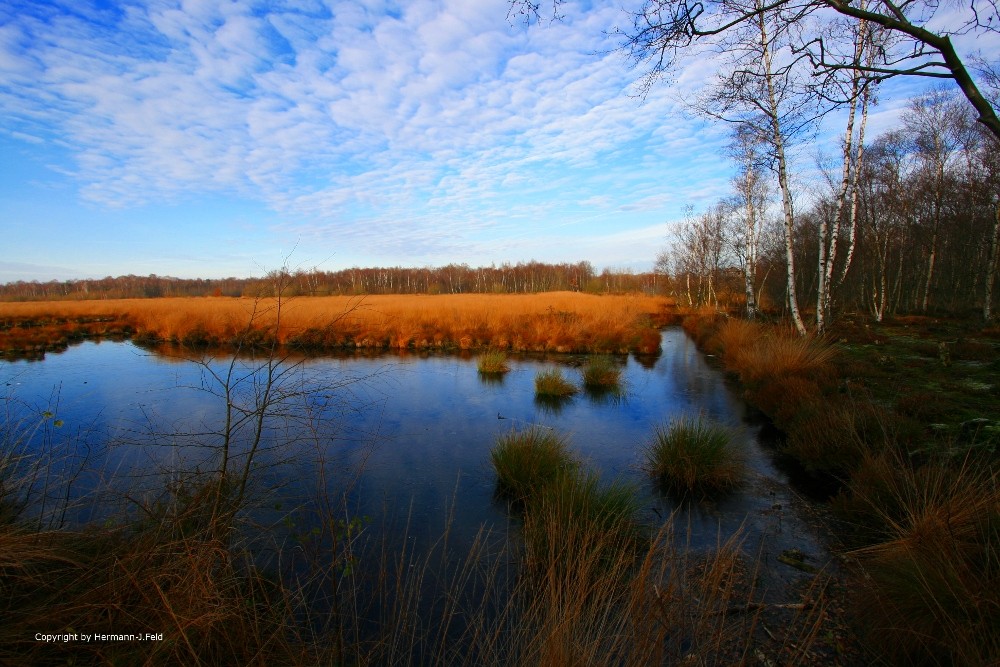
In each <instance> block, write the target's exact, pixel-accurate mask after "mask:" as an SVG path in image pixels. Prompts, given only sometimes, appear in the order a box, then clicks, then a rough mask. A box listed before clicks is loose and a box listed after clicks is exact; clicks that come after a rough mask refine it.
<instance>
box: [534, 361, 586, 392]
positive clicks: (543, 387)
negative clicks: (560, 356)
mask: <svg viewBox="0 0 1000 667" xmlns="http://www.w3.org/2000/svg"><path fill="white" fill-rule="evenodd" d="M577 391H578V389H577V388H576V385H574V384H573V383H572V382H570V381H569V380H567V379H566V378H564V377H563V374H562V371H560V370H559V369H558V368H553V369H551V370H547V371H542V372H540V373H539V374H538V375H536V376H535V394H536V395H537V396H543V397H547V398H567V397H569V396H572V395H573V394H575V393H576V392H577Z"/></svg>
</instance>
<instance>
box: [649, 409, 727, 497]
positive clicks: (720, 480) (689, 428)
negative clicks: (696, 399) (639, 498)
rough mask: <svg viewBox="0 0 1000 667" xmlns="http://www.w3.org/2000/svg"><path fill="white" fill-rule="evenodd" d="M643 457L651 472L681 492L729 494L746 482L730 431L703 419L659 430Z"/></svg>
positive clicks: (676, 422) (670, 487) (676, 423)
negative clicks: (728, 492) (731, 490)
mask: <svg viewBox="0 0 1000 667" xmlns="http://www.w3.org/2000/svg"><path fill="white" fill-rule="evenodd" d="M644 455H645V459H646V469H647V470H648V471H649V473H650V474H652V475H653V476H654V477H656V478H657V479H658V480H659V481H660V482H661V483H662V484H663V485H664V486H666V487H667V488H669V489H671V490H674V491H679V492H682V493H701V494H711V493H717V492H721V491H727V490H729V489H732V488H733V487H735V486H736V485H737V484H739V483H740V481H741V480H742V479H743V469H744V461H743V457H742V455H741V454H740V452H739V451H737V449H736V447H735V445H734V444H733V440H732V436H731V434H730V432H729V430H728V429H726V428H725V427H723V426H721V425H719V424H715V423H713V422H710V421H707V420H705V419H703V418H701V417H699V418H698V419H695V420H691V419H683V418H682V419H678V420H675V421H673V422H671V424H670V425H669V426H667V427H658V428H657V429H656V434H655V435H654V436H653V440H652V442H651V443H650V444H649V445H648V446H647V447H646V449H645V452H644Z"/></svg>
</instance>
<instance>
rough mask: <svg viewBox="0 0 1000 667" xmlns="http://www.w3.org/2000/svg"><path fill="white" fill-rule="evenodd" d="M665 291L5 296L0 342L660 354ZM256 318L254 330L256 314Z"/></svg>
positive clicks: (21, 347)
mask: <svg viewBox="0 0 1000 667" xmlns="http://www.w3.org/2000/svg"><path fill="white" fill-rule="evenodd" d="M669 303H670V301H669V300H667V299H665V298H663V297H652V296H644V295H639V294H632V295H593V294H583V293H579V292H545V293H540V294H527V295H526V294H498V295H489V294H451V295H396V296H386V295H372V296H365V297H337V296H330V297H297V298H294V299H287V298H285V299H281V300H279V299H274V298H257V299H252V298H224V297H199V298H194V297H192V298H170V299H166V298H158V299H108V300H102V301H50V302H19V303H12V302H3V303H0V354H4V355H7V356H9V357H16V356H39V355H41V354H44V352H45V351H46V350H62V349H65V348H66V347H67V346H68V345H69V344H71V343H73V342H78V341H79V340H82V339H85V338H94V337H100V336H109V337H127V338H131V339H132V340H135V341H136V342H142V343H145V344H155V343H164V342H169V343H175V344H181V345H186V346H188V347H213V346H214V347H220V346H222V347H229V348H237V347H241V346H242V347H244V348H245V347H247V346H254V347H257V348H262V349H263V348H267V347H269V346H270V345H271V344H273V343H277V344H279V345H282V346H286V347H288V348H289V349H294V350H300V351H311V352H322V351H331V350H340V349H356V348H363V349H379V350H384V349H402V350H406V349H411V350H470V349H476V350H479V349H487V348H492V349H495V350H503V351H510V352H529V351H530V352H565V353H614V354H626V353H628V352H630V351H632V352H637V353H640V354H655V353H656V351H657V345H658V344H659V332H658V327H659V326H660V324H661V322H660V318H661V317H662V315H663V314H664V312H665V307H666V306H667V305H668V304H669ZM248 322H249V323H250V326H249V331H248V325H247V323H248Z"/></svg>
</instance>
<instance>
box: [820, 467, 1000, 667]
mask: <svg viewBox="0 0 1000 667" xmlns="http://www.w3.org/2000/svg"><path fill="white" fill-rule="evenodd" d="M998 481H1000V480H998V474H997V472H996V470H995V469H994V468H992V467H991V466H989V465H983V462H981V461H977V462H975V463H973V462H971V461H967V462H965V463H964V464H963V465H960V466H957V467H954V468H947V467H944V466H941V465H937V464H927V465H923V466H919V467H914V466H912V465H911V464H910V462H909V461H906V460H904V459H902V458H901V457H899V456H898V455H896V454H893V453H889V452H884V453H881V454H879V455H877V456H870V457H866V459H865V461H864V462H863V464H862V466H861V468H860V469H859V470H858V471H857V472H856V473H855V474H854V476H853V477H852V478H851V480H850V482H849V484H848V487H847V489H846V490H845V492H844V494H843V495H842V496H841V497H840V498H839V499H838V507H839V509H840V511H841V512H842V514H843V515H844V516H845V517H847V518H848V519H849V520H851V521H852V522H854V523H855V526H856V528H857V529H858V531H857V532H858V534H859V536H860V537H861V538H862V539H863V540H865V541H867V542H869V545H868V546H865V547H863V548H861V549H859V550H858V551H855V552H854V555H855V556H856V557H857V558H858V559H859V561H860V562H861V564H862V565H863V567H864V570H865V574H866V575H867V576H866V584H867V585H866V586H865V587H863V588H862V589H861V590H860V591H859V599H858V612H859V616H860V621H861V622H862V623H863V624H864V627H865V628H866V629H867V631H868V632H870V633H871V636H872V637H873V638H874V639H875V640H876V641H877V642H879V643H880V644H881V645H882V648H883V650H884V651H885V652H886V653H887V654H888V655H889V656H890V657H891V658H893V659H894V660H895V661H897V662H898V663H899V664H904V663H905V664H914V663H920V662H925V663H927V664H930V663H934V664H961V665H993V664H996V663H995V662H993V661H994V660H995V659H996V657H997V656H998V655H1000V615H998V613H997V610H998V609H1000V485H998ZM887 639H888V640H889V641H886V640H887Z"/></svg>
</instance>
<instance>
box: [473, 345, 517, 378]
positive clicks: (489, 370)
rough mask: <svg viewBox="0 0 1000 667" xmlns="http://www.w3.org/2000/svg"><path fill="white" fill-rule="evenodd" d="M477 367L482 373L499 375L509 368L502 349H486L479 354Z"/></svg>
mask: <svg viewBox="0 0 1000 667" xmlns="http://www.w3.org/2000/svg"><path fill="white" fill-rule="evenodd" d="M477 368H478V369H479V372H480V373H483V374H484V375H501V374H503V373H506V372H507V371H509V370H510V364H508V363H507V354H506V353H505V352H503V351H502V350H487V351H486V352H483V353H482V354H481V355H479V360H478V362H477Z"/></svg>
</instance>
